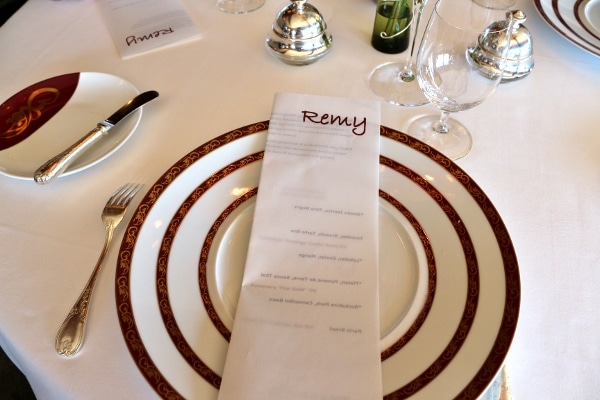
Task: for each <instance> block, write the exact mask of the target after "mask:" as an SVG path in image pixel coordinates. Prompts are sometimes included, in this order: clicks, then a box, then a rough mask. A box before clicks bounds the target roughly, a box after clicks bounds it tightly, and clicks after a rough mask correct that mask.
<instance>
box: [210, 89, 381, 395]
mask: <svg viewBox="0 0 600 400" xmlns="http://www.w3.org/2000/svg"><path fill="white" fill-rule="evenodd" d="M379 121H380V105H379V103H378V102H375V101H365V100H355V99H340V98H332V97H321V96H312V95H298V94H289V93H279V94H277V95H276V97H275V102H274V106H273V111H272V116H271V122H270V127H269V132H268V137H267V145H266V150H265V157H264V161H263V166H262V172H261V178H260V186H259V191H258V197H257V204H256V211H255V216H254V222H253V227H252V233H251V239H250V247H249V250H248V258H247V261H246V269H245V272H244V279H243V283H242V289H241V293H240V299H239V303H238V308H237V313H236V316H235V324H234V327H233V332H232V338H231V343H230V346H229V351H228V354H227V360H226V364H225V371H224V374H223V381H222V385H221V389H220V394H219V399H220V400H227V399H235V400H238V399H242V398H243V399H260V400H264V399H357V400H358V399H360V400H365V399H378V400H379V399H381V397H382V389H381V359H380V353H379V335H380V333H379V305H378V266H377V261H378V256H377V251H378V188H379V169H378V168H379V123H380V122H379Z"/></svg>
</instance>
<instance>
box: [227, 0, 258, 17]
mask: <svg viewBox="0 0 600 400" xmlns="http://www.w3.org/2000/svg"><path fill="white" fill-rule="evenodd" d="M263 4H265V0H217V7H218V8H219V10H221V11H225V12H228V13H232V14H245V13H249V12H251V11H254V10H257V9H259V8H260V7H262V6H263Z"/></svg>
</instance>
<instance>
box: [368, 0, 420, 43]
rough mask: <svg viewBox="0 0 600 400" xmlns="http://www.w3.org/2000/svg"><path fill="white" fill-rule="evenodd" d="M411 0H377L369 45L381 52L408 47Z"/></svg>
mask: <svg viewBox="0 0 600 400" xmlns="http://www.w3.org/2000/svg"><path fill="white" fill-rule="evenodd" d="M412 3H413V0H377V13H376V14H375V23H374V25H373V36H372V37H371V45H372V46H373V47H374V48H375V49H377V50H379V51H381V52H382V53H388V54H396V53H401V52H403V51H404V50H406V49H407V48H408V44H409V40H410V29H409V28H410V23H411V21H412V8H413V5H412Z"/></svg>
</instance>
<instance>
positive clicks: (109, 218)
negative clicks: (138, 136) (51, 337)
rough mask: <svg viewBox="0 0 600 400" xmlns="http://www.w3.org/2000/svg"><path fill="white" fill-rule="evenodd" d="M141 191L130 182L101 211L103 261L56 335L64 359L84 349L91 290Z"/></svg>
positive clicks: (98, 265)
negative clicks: (132, 202)
mask: <svg viewBox="0 0 600 400" xmlns="http://www.w3.org/2000/svg"><path fill="white" fill-rule="evenodd" d="M141 188H142V185H139V184H133V183H128V184H126V185H124V186H123V187H121V188H119V189H118V190H117V191H116V192H114V193H113V195H112V196H111V197H110V199H108V202H107V203H106V205H105V206H104V210H102V216H101V217H102V222H103V223H104V227H105V229H106V239H105V241H104V248H103V249H102V253H100V258H99V259H98V262H97V263H96V267H95V268H94V270H93V271H92V275H91V276H90V278H89V279H88V282H87V284H86V285H85V288H84V289H83V291H82V292H81V294H80V295H79V298H78V299H77V301H76V302H75V304H74V305H73V308H71V311H70V312H69V315H67V318H65V321H64V322H63V323H62V325H61V326H60V328H59V330H58V333H57V334H56V339H55V342H54V347H55V348H56V351H57V352H58V353H59V354H61V355H63V356H67V357H69V356H72V355H75V354H76V353H77V352H78V351H79V349H80V348H81V344H82V343H83V336H84V334H85V325H86V321H87V315H88V309H89V305H90V299H91V297H92V291H93V290H94V286H95V285H96V281H97V280H98V276H99V275H100V270H101V269H102V264H103V262H104V258H105V257H106V254H107V253H108V247H109V245H110V243H111V241H112V238H113V233H114V230H115V228H116V227H117V225H119V223H120V222H121V221H122V220H123V217H124V216H125V213H126V212H127V206H128V205H129V203H130V202H131V200H132V199H133V198H134V197H135V195H136V194H137V193H138V191H139V190H140V189H141Z"/></svg>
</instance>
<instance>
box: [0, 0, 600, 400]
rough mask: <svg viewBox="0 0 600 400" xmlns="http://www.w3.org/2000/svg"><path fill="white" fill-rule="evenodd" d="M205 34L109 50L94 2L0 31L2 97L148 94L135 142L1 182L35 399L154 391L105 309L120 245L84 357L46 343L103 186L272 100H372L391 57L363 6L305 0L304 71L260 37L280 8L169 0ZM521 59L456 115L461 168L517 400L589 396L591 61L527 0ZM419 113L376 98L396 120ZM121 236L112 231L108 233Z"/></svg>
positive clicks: (595, 89)
mask: <svg viewBox="0 0 600 400" xmlns="http://www.w3.org/2000/svg"><path fill="white" fill-rule="evenodd" d="M182 3H183V5H184V6H185V8H186V9H187V10H188V11H189V13H190V15H191V16H192V18H193V20H194V21H195V23H196V24H197V25H198V27H199V29H200V30H201V32H202V35H203V37H202V39H201V40H198V41H195V42H192V43H188V44H185V45H182V46H177V47H174V48H170V49H167V50H162V51H158V52H155V53H151V54H148V55H144V56H140V57H137V58H132V59H129V60H126V61H123V60H121V58H120V57H119V55H118V53H117V50H116V48H115V45H114V43H113V41H112V38H111V36H110V33H109V32H108V30H107V27H106V25H105V23H104V21H103V19H102V17H101V15H100V13H99V9H98V7H97V5H96V4H95V3H94V2H93V1H92V0H62V1H50V0H30V1H29V2H28V3H27V4H26V5H25V6H24V7H23V8H22V9H21V10H19V11H18V12H17V14H16V15H15V16H13V18H11V19H10V20H9V21H8V22H7V23H6V24H5V25H4V26H2V27H1V28H0V101H4V100H5V99H7V98H8V97H10V96H11V95H12V94H14V93H16V92H17V91H19V90H20V89H22V88H24V87H26V86H28V85H29V84H32V83H34V82H37V81H39V80H42V79H45V78H48V77H52V76H55V75H60V74H64V73H68V72H74V71H99V72H105V73H110V74H114V75H118V76H121V77H123V78H125V79H127V80H128V81H130V82H132V83H133V84H134V85H136V86H137V87H138V88H139V89H140V90H149V89H155V90H158V91H159V92H160V94H161V97H160V98H159V99H158V100H156V101H155V102H153V103H150V104H149V105H148V106H147V107H146V109H145V112H144V117H143V119H142V121H141V123H140V125H139V127H138V130H137V131H136V133H135V134H134V135H133V137H132V138H131V139H130V140H129V141H128V142H127V143H126V144H125V146H124V147H123V148H121V149H120V150H119V151H118V152H116V153H115V154H114V155H113V156H111V157H110V158H109V159H108V160H107V161H105V162H103V163H101V164H99V165H97V166H95V167H93V168H90V169H88V170H86V171H84V172H81V173H78V174H74V175H71V176H68V177H64V178H61V179H59V180H58V181H56V182H54V183H52V184H50V185H48V186H43V187H42V186H38V185H36V184H34V183H33V182H32V181H24V180H16V179H12V178H9V177H6V176H3V175H0V193H1V195H0V210H1V212H0V255H1V261H0V345H1V346H2V348H4V349H5V351H6V352H7V354H8V355H9V356H10V358H11V359H12V360H13V361H14V362H15V363H16V364H17V366H19V368H20V369H21V370H22V371H23V372H24V373H25V375H26V376H27V378H28V379H29V381H30V383H31V385H32V387H33V389H34V391H35V393H36V395H37V396H38V398H39V399H61V400H64V399H105V398H124V399H150V398H155V397H156V394H155V393H154V391H153V389H152V388H151V387H150V386H149V385H148V384H147V382H146V380H145V379H144V378H143V376H142V375H141V374H140V372H139V371H138V370H137V368H136V366H135V365H134V363H133V361H132V358H131V357H130V355H129V352H128V350H127V348H126V345H125V342H124V340H123V337H122V334H121V330H120V328H119V324H118V318H117V313H116V310H115V296H114V277H115V268H114V266H115V263H116V257H117V253H118V247H117V246H115V247H113V248H112V250H111V251H110V253H109V255H108V260H107V267H106V268H105V269H104V271H103V273H102V275H101V277H100V280H99V282H98V286H97V288H96V292H95V294H94V298H93V304H92V310H91V313H90V317H89V325H88V334H87V337H86V342H85V344H84V348H83V350H82V352H81V354H80V355H79V356H77V357H75V358H73V359H64V358H61V357H60V356H58V355H57V354H56V353H55V351H54V346H53V343H54V335H55V332H56V329H57V328H58V326H59V325H60V323H61V322H62V320H63V318H64V316H65V313H66V312H67V311H68V309H69V308H70V307H71V305H72V303H73V301H74V300H75V298H76V297H77V295H78V294H79V291H80V290H81V288H82V287H83V285H84V283H85V281H86V280H87V277H88V275H89V273H90V271H91V268H92V267H93V265H94V263H95V262H96V259H97V257H98V253H99V250H100V246H101V244H102V240H103V235H104V230H103V228H102V225H101V222H100V218H99V214H100V210H101V209H102V206H103V205H104V202H105V201H106V198H107V196H108V195H109V194H110V193H111V192H112V191H113V190H114V189H115V188H116V187H117V186H119V185H121V184H122V183H124V182H126V181H137V182H142V183H145V184H146V185H147V186H148V185H151V184H152V183H153V182H154V181H155V180H156V179H157V178H158V177H159V176H160V175H161V174H162V172H164V171H165V170H166V169H167V168H168V167H169V166H171V165H172V164H173V163H174V162H175V161H177V160H178V159H179V158H180V157H181V156H183V155H184V154H186V153H187V152H189V151H190V150H191V149H193V148H195V147H197V146H198V145H200V144H202V143H203V142H205V141H206V140H208V139H210V138H212V137H215V136H217V135H219V134H221V133H224V132H227V131H229V130H231V129H234V128H237V127H241V126H243V125H246V124H249V123H252V122H257V121H262V120H265V119H268V117H269V115H270V111H271V106H272V102H273V95H274V93H275V92H279V91H286V92H300V93H310V94H321V95H327V96H340V97H358V98H375V96H374V95H373V94H372V93H371V92H370V89H369V87H368V83H367V77H368V75H369V73H370V71H371V70H372V69H373V68H374V67H375V66H377V65H379V64H381V63H383V62H387V61H390V60H394V59H397V58H398V59H399V58H401V57H403V56H390V55H385V54H382V53H378V52H376V51H375V50H373V49H372V48H371V46H370V43H369V41H370V33H371V29H372V23H373V17H374V12H375V4H374V2H373V1H372V0H352V1H350V0H348V1H344V2H342V1H335V0H319V1H317V0H315V1H314V2H313V4H315V5H316V6H317V7H318V8H319V9H320V10H321V11H322V12H323V14H324V15H325V18H326V21H327V22H328V25H329V28H330V30H331V32H332V34H333V35H334V45H333V48H332V51H331V53H330V54H328V55H327V56H326V57H325V58H324V59H322V60H320V61H318V62H317V63H316V64H313V65H310V66H303V67H292V66H289V65H285V64H283V63H281V62H280V61H278V60H276V59H275V58H273V57H271V56H270V55H269V54H268V53H267V51H266V50H265V47H264V38H265V35H266V33H267V31H268V30H269V28H270V25H271V23H272V21H273V19H274V17H275V15H276V13H277V11H278V10H279V9H280V8H281V7H282V6H283V5H285V4H286V2H285V1H283V0H281V1H279V0H277V1H272V0H267V3H266V5H265V6H264V7H263V8H261V9H260V10H258V11H256V12H253V13H251V14H248V15H230V14H226V13H223V12H219V11H218V10H217V8H216V7H215V4H214V0H203V1H200V0H183V1H182ZM516 8H519V9H521V10H524V11H525V13H526V14H527V17H528V19H527V22H526V23H525V25H526V26H527V27H528V29H529V30H530V31H531V33H532V35H533V38H534V54H535V69H534V71H533V73H532V74H531V75H530V76H528V77H527V78H525V79H524V80H521V81H518V82H514V83H510V84H506V85H502V86H501V87H500V88H499V89H498V90H497V92H496V93H495V94H494V95H493V96H492V97H491V98H490V99H489V100H487V101H486V102H484V103H483V104H482V105H480V106H478V107H476V108H474V109H472V110H469V111H465V112H463V113H460V114H459V115H458V116H457V118H458V119H460V120H461V121H462V122H464V123H465V124H466V125H467V126H469V127H471V128H472V132H473V136H474V147H473V149H472V151H471V153H470V154H468V155H467V156H466V157H465V158H463V159H461V160H459V161H458V162H457V163H458V164H459V165H460V166H461V167H462V168H463V169H465V170H466V171H467V173H468V174H469V175H470V176H471V177H472V178H473V179H474V180H475V181H476V182H477V183H478V184H479V185H480V186H481V187H482V188H483V190H484V191H485V192H486V193H487V195H488V196H489V197H490V199H491V200H492V202H493V203H494V204H495V206H496V207H497V209H498V211H499V213H500V215H501V216H502V218H503V219H504V222H505V223H506V225H507V228H508V230H509V232H510V234H511V236H512V240H513V243H514V247H515V249H516V252H517V256H518V259H519V264H520V269H521V279H522V306H521V316H520V321H519V325H518V329H517V333H516V336H515V339H514V342H513V346H512V348H511V351H510V353H509V356H508V358H507V360H506V364H507V366H508V369H509V373H510V378H511V382H512V391H513V395H514V398H515V399H518V400H529V399H595V398H597V397H598V394H599V393H600V313H599V312H598V306H599V305H600V290H598V285H599V283H600V250H599V247H598V238H599V237H600V203H599V199H600V131H599V129H598V126H600V108H599V104H600V100H599V96H600V58H599V57H596V56H593V55H591V54H588V53H586V52H585V51H583V50H580V49H579V48H577V47H576V46H574V45H573V44H571V43H570V42H568V41H567V40H565V39H563V38H562V37H561V36H560V35H558V34H557V33H556V32H554V31H553V30H552V29H551V28H550V27H549V26H548V25H546V24H545V23H544V22H543V21H542V19H541V18H540V16H539V15H538V14H537V12H536V10H535V8H534V6H533V3H532V2H531V1H525V0H520V1H519V2H518V3H517V6H516ZM433 111H434V109H433V107H432V106H425V107H419V108H400V107H395V106H392V105H390V104H387V103H386V104H383V105H382V123H383V124H384V125H386V126H389V127H392V128H395V129H399V130H404V129H406V128H407V126H408V124H409V122H410V120H411V119H412V118H414V117H416V116H418V115H421V114H423V113H429V112H433ZM117 237H118V238H119V239H120V235H118V236H117Z"/></svg>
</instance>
